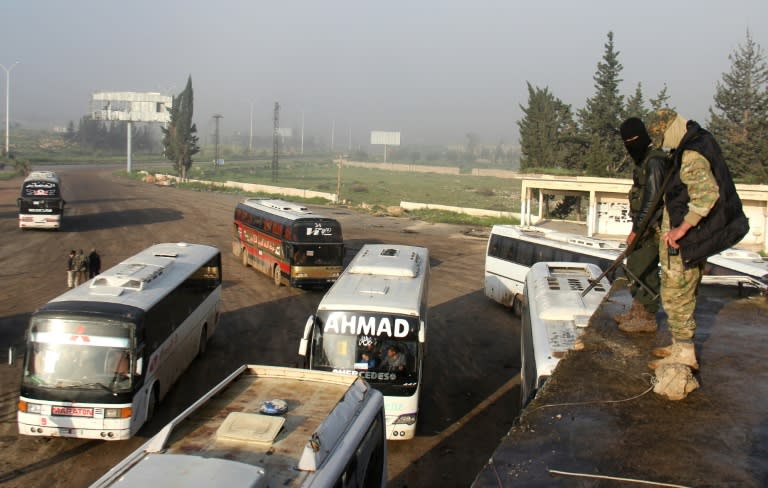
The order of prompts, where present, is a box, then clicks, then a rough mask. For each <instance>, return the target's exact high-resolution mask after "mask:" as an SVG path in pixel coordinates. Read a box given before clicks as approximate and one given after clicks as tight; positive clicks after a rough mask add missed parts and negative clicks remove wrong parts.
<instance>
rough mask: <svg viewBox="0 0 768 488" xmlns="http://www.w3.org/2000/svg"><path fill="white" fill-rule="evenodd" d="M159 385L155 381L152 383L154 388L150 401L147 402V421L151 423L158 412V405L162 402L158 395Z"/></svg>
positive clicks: (150, 394)
mask: <svg viewBox="0 0 768 488" xmlns="http://www.w3.org/2000/svg"><path fill="white" fill-rule="evenodd" d="M158 388H159V385H158V384H157V383H155V384H154V385H152V390H151V391H150V392H149V401H148V402H147V420H146V421H145V422H146V423H149V422H151V421H152V418H153V417H154V416H155V413H157V406H158V404H159V403H160V401H159V400H158V397H157V391H158Z"/></svg>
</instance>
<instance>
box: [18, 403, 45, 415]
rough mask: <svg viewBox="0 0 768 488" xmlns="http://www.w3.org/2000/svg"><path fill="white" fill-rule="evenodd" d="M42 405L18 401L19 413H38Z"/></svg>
mask: <svg viewBox="0 0 768 488" xmlns="http://www.w3.org/2000/svg"><path fill="white" fill-rule="evenodd" d="M41 408H42V405H40V404H39V403H27V402H25V401H24V400H19V412H26V413H37V414H39V413H40V410H41Z"/></svg>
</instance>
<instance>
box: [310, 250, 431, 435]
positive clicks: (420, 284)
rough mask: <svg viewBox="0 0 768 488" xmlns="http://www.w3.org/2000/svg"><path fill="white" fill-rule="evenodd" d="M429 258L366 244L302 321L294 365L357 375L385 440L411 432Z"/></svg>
mask: <svg viewBox="0 0 768 488" xmlns="http://www.w3.org/2000/svg"><path fill="white" fill-rule="evenodd" d="M428 285H429V251H428V250H427V249H426V248H423V247H414V246H404V245H392V244H367V245H364V246H363V247H362V249H360V252H358V253H357V255H356V256H355V257H354V258H353V259H352V261H351V262H350V263H349V265H348V266H347V268H346V269H345V270H344V272H343V273H342V274H341V276H340V277H339V279H338V280H337V281H336V283H334V284H333V286H332V287H331V288H330V289H329V290H328V292H327V293H326V294H325V296H324V297H323V299H322V300H321V301H320V305H318V307H317V313H316V314H315V315H314V316H310V317H309V320H307V323H306V326H305V328H304V335H303V336H302V339H301V344H300V346H299V359H300V362H301V363H303V364H302V365H303V366H306V367H308V368H310V369H318V370H322V371H333V372H336V373H342V374H348V375H357V376H361V377H362V378H364V379H365V380H366V381H368V382H369V383H370V384H371V385H372V386H373V387H374V388H377V389H378V390H380V391H381V392H382V393H383V394H384V406H385V408H384V410H385V413H386V418H387V426H386V430H387V439H411V438H412V437H413V436H414V435H415V432H416V420H417V416H418V410H419V395H420V393H421V388H422V362H423V360H424V343H425V340H426V335H427V312H428V307H427V292H428Z"/></svg>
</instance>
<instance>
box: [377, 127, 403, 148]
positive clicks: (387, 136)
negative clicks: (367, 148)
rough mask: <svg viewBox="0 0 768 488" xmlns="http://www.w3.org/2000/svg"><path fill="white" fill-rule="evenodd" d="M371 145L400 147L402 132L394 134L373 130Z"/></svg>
mask: <svg viewBox="0 0 768 488" xmlns="http://www.w3.org/2000/svg"><path fill="white" fill-rule="evenodd" d="M371 144H383V145H385V146H399V145H400V131H397V132H392V131H385V130H372V131H371Z"/></svg>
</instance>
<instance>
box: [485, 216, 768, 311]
mask: <svg viewBox="0 0 768 488" xmlns="http://www.w3.org/2000/svg"><path fill="white" fill-rule="evenodd" d="M625 247H626V244H624V243H623V242H619V241H613V240H608V239H596V238H592V237H585V236H580V235H577V234H569V233H565V232H557V231H554V230H550V229H542V228H535V227H523V226H517V225H494V226H493V228H492V229H491V234H490V236H489V237H488V245H487V248H486V253H485V283H484V289H485V295H486V296H487V297H488V298H490V299H492V300H494V301H496V302H499V303H501V304H502V305H504V306H506V307H511V308H512V310H513V312H514V313H515V315H518V316H519V315H520V313H521V306H522V293H523V286H524V283H525V275H526V274H527V273H528V270H529V269H530V267H531V266H533V265H534V264H535V263H537V262H540V261H566V262H567V261H571V262H579V263H591V264H594V265H596V266H598V267H599V268H600V269H602V270H606V269H608V268H609V267H610V266H611V264H612V263H613V262H614V261H615V260H616V259H617V258H618V257H619V256H620V255H621V253H622V251H623V250H624V248H625ZM623 275H624V270H623V268H622V267H621V266H619V267H617V268H615V270H614V271H613V272H611V273H609V275H608V278H609V279H610V280H615V279H616V278H617V277H620V276H623ZM702 284H705V285H736V286H738V287H739V290H741V289H742V287H744V286H747V287H751V288H757V289H758V290H760V291H761V292H762V293H766V292H768V262H767V261H765V260H764V259H762V258H761V256H760V255H759V254H757V253H755V252H751V251H747V250H743V249H736V248H731V249H727V250H725V251H723V252H721V253H719V254H715V255H714V256H710V257H709V258H707V263H706V265H705V266H704V276H702Z"/></svg>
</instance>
